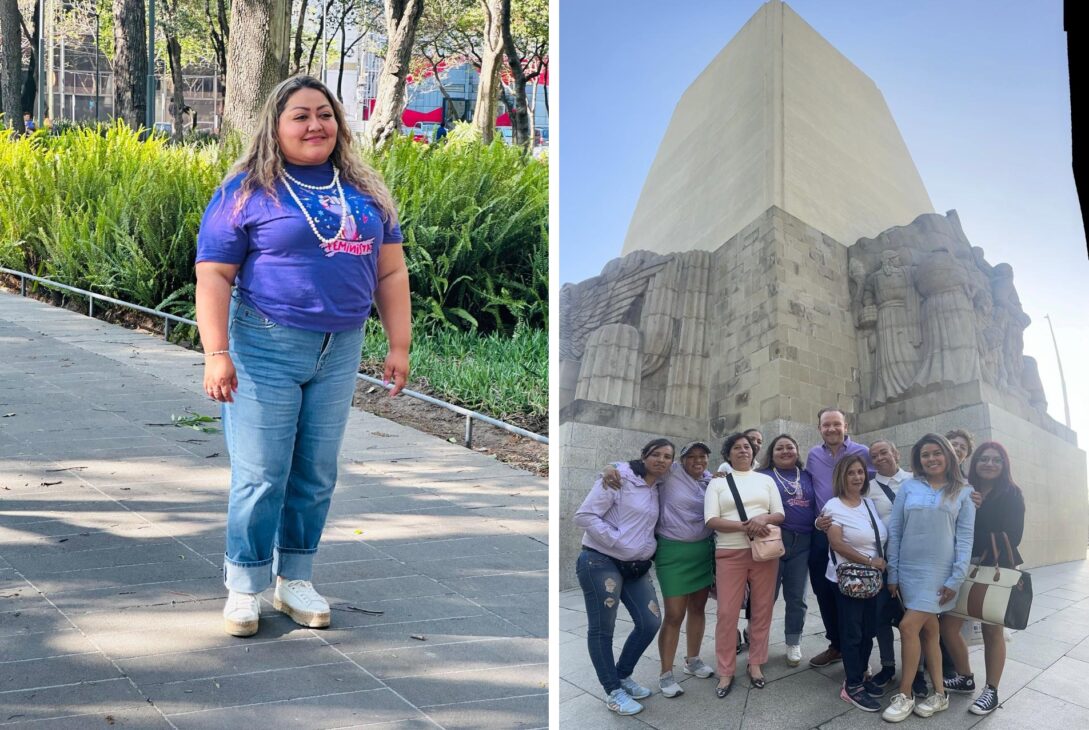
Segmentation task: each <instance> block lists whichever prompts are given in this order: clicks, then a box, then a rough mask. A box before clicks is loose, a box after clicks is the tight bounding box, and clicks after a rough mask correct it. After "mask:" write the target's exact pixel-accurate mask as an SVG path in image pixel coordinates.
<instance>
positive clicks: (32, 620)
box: [0, 599, 72, 637]
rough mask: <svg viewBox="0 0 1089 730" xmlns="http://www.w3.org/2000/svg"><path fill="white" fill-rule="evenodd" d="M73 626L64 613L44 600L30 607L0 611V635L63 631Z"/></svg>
mask: <svg viewBox="0 0 1089 730" xmlns="http://www.w3.org/2000/svg"><path fill="white" fill-rule="evenodd" d="M70 628H72V624H71V623H70V622H69V621H68V619H67V618H65V616H64V614H63V613H61V612H60V611H58V610H57V609H56V608H54V607H53V606H51V605H50V604H49V602H48V601H46V600H45V599H42V601H41V602H40V603H39V604H37V605H35V606H32V607H30V608H21V609H19V610H18V611H5V612H3V613H0V637H3V636H18V635H20V634H36V633H39V632H42V631H63V630H65V629H70Z"/></svg>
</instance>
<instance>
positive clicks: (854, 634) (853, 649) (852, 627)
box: [828, 581, 877, 687]
mask: <svg viewBox="0 0 1089 730" xmlns="http://www.w3.org/2000/svg"><path fill="white" fill-rule="evenodd" d="M828 584H829V585H830V586H832V588H833V590H834V591H835V596H836V611H837V614H838V617H839V650H840V652H842V653H843V673H844V674H845V675H846V677H847V686H848V687H858V686H859V685H861V684H862V681H863V678H864V677H865V675H866V670H867V668H868V667H869V663H870V652H871V651H872V650H873V637H874V636H875V635H876V633H877V597H876V596H875V597H873V598H848V597H847V596H845V595H843V594H842V593H840V592H839V587H838V586H837V585H836V584H835V583H833V582H832V581H828Z"/></svg>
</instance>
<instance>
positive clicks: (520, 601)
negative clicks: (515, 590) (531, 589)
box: [474, 591, 548, 636]
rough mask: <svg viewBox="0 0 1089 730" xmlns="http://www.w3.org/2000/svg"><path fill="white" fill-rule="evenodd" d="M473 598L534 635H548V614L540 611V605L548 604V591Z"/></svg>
mask: <svg viewBox="0 0 1089 730" xmlns="http://www.w3.org/2000/svg"><path fill="white" fill-rule="evenodd" d="M474 600H475V601H476V602H477V603H479V604H480V605H481V606H483V607H484V608H486V609H488V610H489V611H491V612H493V613H495V614H497V615H499V616H502V617H503V618H505V619H506V620H507V621H510V622H511V623H513V624H516V625H517V626H520V627H522V628H523V629H525V630H526V631H528V632H529V633H531V634H533V635H534V636H548V615H547V613H543V612H542V611H541V606H547V605H548V591H543V592H538V593H521V594H517V595H509V596H478V597H476V598H475V599H474Z"/></svg>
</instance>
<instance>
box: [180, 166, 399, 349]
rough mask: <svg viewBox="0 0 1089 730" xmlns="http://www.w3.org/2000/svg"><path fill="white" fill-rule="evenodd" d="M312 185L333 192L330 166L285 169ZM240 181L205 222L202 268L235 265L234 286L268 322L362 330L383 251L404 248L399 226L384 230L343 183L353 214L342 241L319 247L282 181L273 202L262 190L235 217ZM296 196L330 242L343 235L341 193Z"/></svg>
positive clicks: (363, 199)
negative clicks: (386, 247)
mask: <svg viewBox="0 0 1089 730" xmlns="http://www.w3.org/2000/svg"><path fill="white" fill-rule="evenodd" d="M285 168H286V169H287V173H288V174H289V175H291V176H292V177H294V178H295V179H296V180H299V181H300V182H303V183H306V184H307V185H319V186H320V185H328V184H329V183H331V182H332V180H333V166H332V164H331V163H329V162H326V163H325V164H323V165H292V164H287V165H285ZM242 178H243V176H241V175H239V176H236V177H234V178H232V179H231V180H229V181H228V182H226V183H225V184H224V185H222V186H220V187H219V188H218V189H217V190H216V192H215V195H213V196H212V200H211V202H210V203H208V207H207V208H206V209H205V211H204V218H203V219H202V220H201V223H200V233H199V234H198V235H197V259H196V260H197V263H200V262H201V261H211V262H216V263H224V264H238V265H239V269H238V277H237V280H236V282H235V284H236V287H237V291H238V294H239V296H241V298H242V301H243V302H245V303H246V304H248V305H249V306H251V307H253V308H254V309H257V310H258V311H260V312H261V313H262V314H264V315H265V316H266V317H268V318H269V319H270V320H272V321H273V322H275V323H277V324H281V325H286V326H288V327H297V328H300V329H305V330H311V331H316V332H344V331H347V330H352V329H358V328H359V327H362V326H363V322H364V321H366V319H367V317H368V315H369V314H370V311H371V304H372V302H373V297H374V290H375V288H376V286H377V281H378V252H379V249H380V248H381V246H382V244H383V243H393V244H398V243H401V241H402V236H401V229H400V227H399V226H398V225H396V224H393V225H390V224H388V223H383V221H382V217H381V211H380V210H379V208H378V206H377V205H376V204H375V203H374V200H373V199H372V198H371V197H370V196H369V195H366V194H365V193H362V192H360V191H358V190H356V189H355V188H354V187H352V186H351V185H349V184H347V183H345V182H344V181H343V180H341V185H342V187H343V189H344V198H345V200H346V202H347V203H348V209H349V212H350V214H349V215H348V216H347V218H346V220H345V222H344V232H343V233H342V234H341V236H340V238H339V239H337V240H335V241H332V242H330V243H323V242H322V241H319V240H318V237H317V236H315V235H314V232H313V231H312V230H311V228H310V224H309V223H308V222H307V220H306V217H305V216H304V215H303V213H302V211H301V210H300V209H299V206H298V205H297V204H296V203H295V200H294V199H293V198H292V197H291V194H290V193H289V192H288V191H287V189H285V187H284V183H283V181H282V180H278V181H277V182H276V195H277V197H278V204H277V201H276V200H272V199H271V198H270V197H269V196H268V195H267V194H265V193H264V192H263V191H261V190H257V191H255V192H254V193H253V195H251V196H250V198H249V200H247V201H246V204H245V205H244V206H243V207H242V209H241V210H240V211H239V212H238V213H237V215H235V213H234V200H235V196H236V195H237V193H238V190H239V188H240V187H241V185H242ZM292 190H294V192H295V195H297V196H298V198H299V200H300V202H301V203H302V204H303V206H305V208H306V210H307V212H308V213H309V214H310V217H311V218H313V219H314V222H315V224H316V226H317V228H318V231H319V232H320V233H321V235H322V237H324V238H326V239H330V238H333V237H334V236H335V235H336V233H337V231H338V230H339V229H340V223H341V208H340V196H339V195H338V193H337V191H336V188H335V187H334V188H330V189H328V190H309V189H307V188H303V187H301V186H298V185H295V184H292Z"/></svg>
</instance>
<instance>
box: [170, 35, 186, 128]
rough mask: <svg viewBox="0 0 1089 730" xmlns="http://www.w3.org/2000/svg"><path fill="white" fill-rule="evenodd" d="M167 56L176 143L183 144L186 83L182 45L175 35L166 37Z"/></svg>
mask: <svg viewBox="0 0 1089 730" xmlns="http://www.w3.org/2000/svg"><path fill="white" fill-rule="evenodd" d="M166 55H167V58H169V59H170V80H171V85H172V86H173V87H174V114H173V117H174V141H175V142H181V140H182V137H183V136H185V135H184V132H185V130H184V129H183V126H184V125H183V120H182V115H183V114H184V113H185V89H184V87H183V84H184V83H185V82H184V81H182V63H181V43H179V42H178V37H177V36H176V35H174V34H173V33H170V34H169V35H167V37H166Z"/></svg>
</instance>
